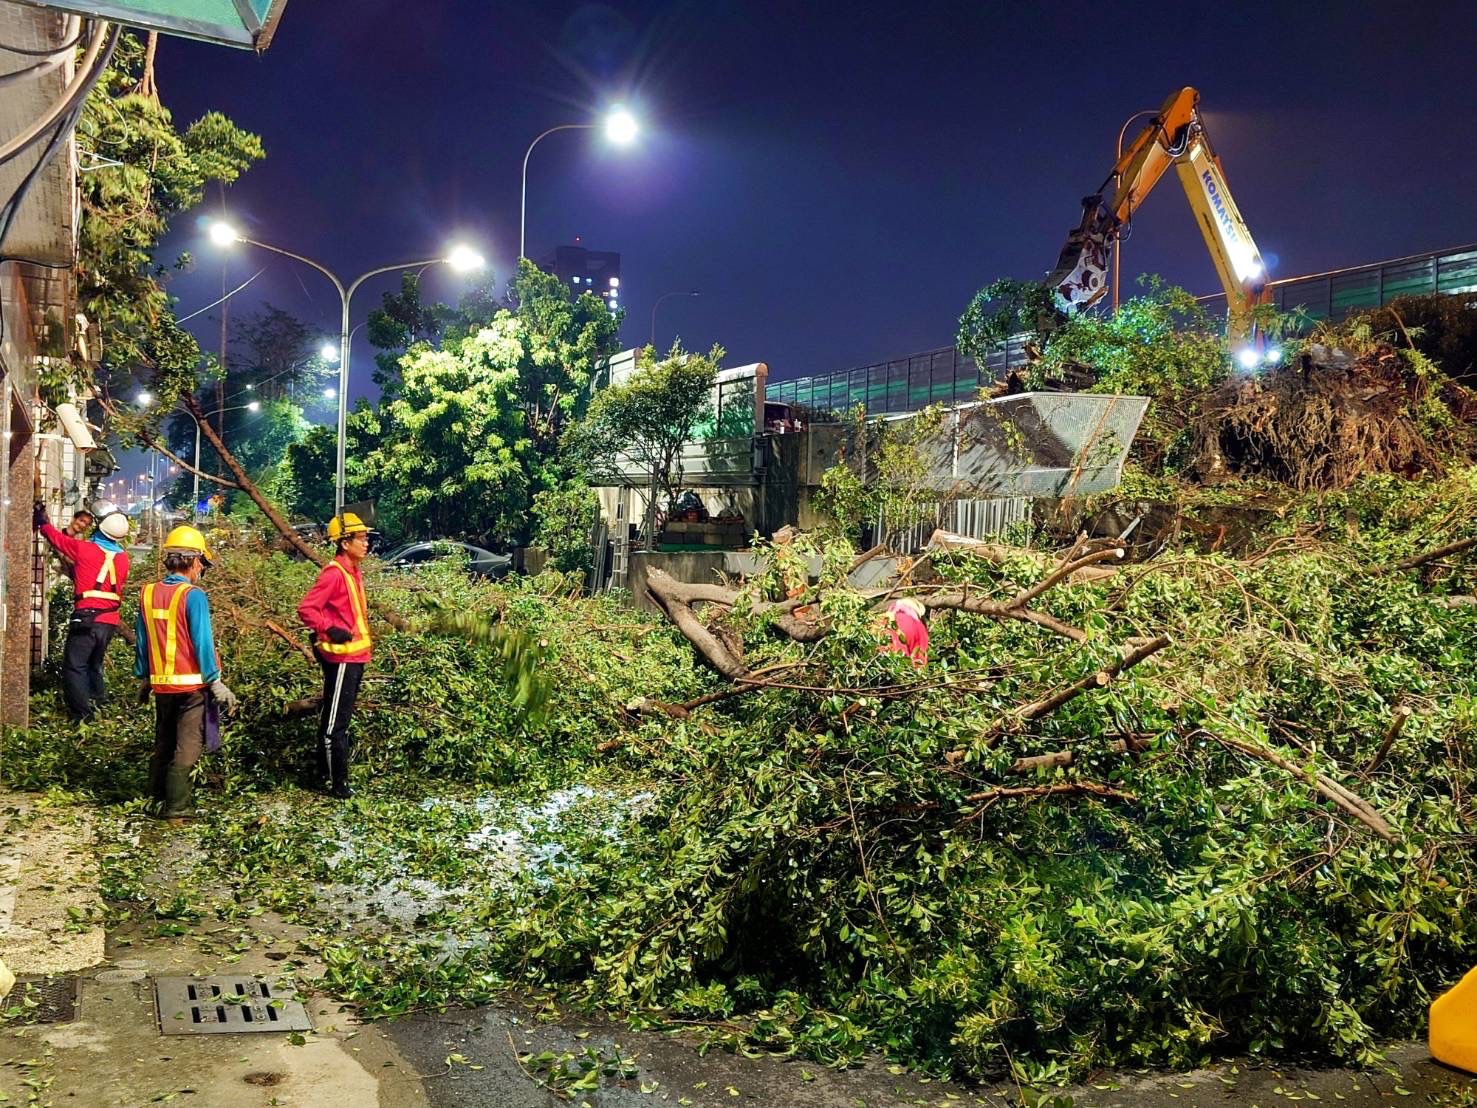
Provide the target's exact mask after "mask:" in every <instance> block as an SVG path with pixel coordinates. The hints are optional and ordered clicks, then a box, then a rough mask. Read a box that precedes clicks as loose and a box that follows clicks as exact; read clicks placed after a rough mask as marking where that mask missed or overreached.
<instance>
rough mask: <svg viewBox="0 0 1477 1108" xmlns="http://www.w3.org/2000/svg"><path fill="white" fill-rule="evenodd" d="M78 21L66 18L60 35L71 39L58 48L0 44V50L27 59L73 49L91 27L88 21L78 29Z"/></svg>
mask: <svg viewBox="0 0 1477 1108" xmlns="http://www.w3.org/2000/svg"><path fill="white" fill-rule="evenodd" d="M80 21H81V17H80V16H75V15H69V16H67V21H66V24H65V25H64V26H63V28H62V34H64V35H66V34H71V35H72V37H71V38H70V39H68V40H67V41H66V42H64V43H62V44H61V45H60V46H42V47H34V46H12V45H11V44H10V43H8V42H0V50H8V51H10V53H12V54H24V55H26V56H27V57H31V58H38V57H50V56H51V55H52V54H60V53H63V52H65V51H67V50H71V49H73V48H74V47H76V46H77V45H78V44H79V43H81V41H82V39H83V37H84V36H85V35H86V34H87V32H88V30H89V28H90V27H91V25H92V21H91V20H88V21H87V23H85V24H82V25H81V26H80V27H79V26H78V24H79V22H80Z"/></svg>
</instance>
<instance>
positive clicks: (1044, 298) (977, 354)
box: [955, 277, 1064, 361]
mask: <svg viewBox="0 0 1477 1108" xmlns="http://www.w3.org/2000/svg"><path fill="white" fill-rule="evenodd" d="M1063 322H1064V316H1063V315H1062V312H1061V310H1060V309H1059V308H1058V307H1057V302H1056V296H1055V294H1054V293H1053V292H1052V290H1051V289H1050V288H1048V287H1047V286H1046V285H1044V284H1042V283H1041V282H1040V281H1015V280H1011V279H1010V278H1008V277H1007V278H1002V279H1000V280H998V281H995V282H994V283H993V284H989V285H986V286H985V287H984V288H982V289H980V291H979V292H977V293H975V294H974V299H973V300H971V301H970V302H969V307H967V308H966V309H965V310H964V314H963V315H962V316H961V317H960V318H959V333H958V335H957V337H956V339H955V341H956V342H957V343H958V344H959V352H960V353H961V354H964V355H966V356H968V357H971V358H976V359H979V360H981V361H982V360H983V359H984V356H985V355H986V354H988V353H990V351H992V350H993V349H994V348H995V347H997V346H999V345H1000V344H1001V343H1003V342H1005V341H1006V340H1007V339H1009V338H1011V337H1013V336H1015V335H1021V334H1026V335H1033V336H1044V335H1047V334H1050V333H1051V332H1052V331H1054V330H1056V328H1057V327H1058V326H1060V325H1061V324H1062V323H1063Z"/></svg>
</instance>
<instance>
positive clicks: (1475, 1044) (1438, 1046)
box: [1428, 969, 1477, 1073]
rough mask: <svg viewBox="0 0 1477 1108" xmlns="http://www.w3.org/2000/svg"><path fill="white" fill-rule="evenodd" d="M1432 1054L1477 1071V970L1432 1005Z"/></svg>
mask: <svg viewBox="0 0 1477 1108" xmlns="http://www.w3.org/2000/svg"><path fill="white" fill-rule="evenodd" d="M1428 1041H1429V1044H1430V1047H1431V1057H1432V1058H1434V1059H1436V1061H1438V1062H1444V1063H1446V1065H1448V1066H1455V1067H1456V1068H1457V1069H1462V1070H1466V1071H1467V1072H1468V1073H1477V969H1474V970H1472V971H1471V972H1470V973H1468V974H1467V976H1466V977H1463V978H1462V979H1461V980H1460V981H1458V982H1457V983H1456V985H1454V986H1453V987H1452V988H1450V989H1448V990H1447V991H1446V992H1444V993H1442V994H1441V995H1440V996H1438V997H1437V998H1436V999H1435V1001H1433V1002H1432V1004H1431V1030H1430V1034H1429V1039H1428Z"/></svg>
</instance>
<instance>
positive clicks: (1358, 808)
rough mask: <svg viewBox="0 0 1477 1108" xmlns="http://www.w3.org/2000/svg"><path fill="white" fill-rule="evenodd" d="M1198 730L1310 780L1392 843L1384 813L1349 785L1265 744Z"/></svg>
mask: <svg viewBox="0 0 1477 1108" xmlns="http://www.w3.org/2000/svg"><path fill="white" fill-rule="evenodd" d="M1200 734H1203V735H1207V736H1209V737H1210V738H1212V739H1214V740H1215V741H1216V742H1218V743H1220V744H1221V745H1222V746H1226V747H1229V748H1230V749H1232V750H1238V751H1240V752H1241V753H1242V754H1246V755H1248V756H1250V757H1252V758H1260V759H1261V760H1262V761H1264V762H1269V763H1271V764H1272V765H1274V766H1276V767H1277V768H1278V769H1281V770H1284V771H1285V772H1287V773H1290V774H1291V775H1292V776H1293V777H1296V778H1298V779H1299V780H1301V781H1310V783H1311V784H1312V786H1313V788H1314V790H1315V791H1316V792H1317V793H1319V795H1321V796H1323V797H1324V798H1325V799H1327V800H1329V801H1332V802H1333V803H1334V804H1335V805H1336V806H1338V807H1339V808H1342V809H1343V810H1344V811H1345V812H1347V813H1349V815H1351V816H1353V817H1354V818H1355V819H1357V820H1358V821H1359V822H1360V823H1362V824H1364V826H1366V827H1368V828H1369V829H1370V830H1371V831H1373V832H1374V833H1375V834H1376V835H1378V836H1379V837H1380V838H1382V839H1384V840H1385V841H1386V842H1387V843H1393V842H1395V841H1396V839H1395V832H1394V831H1393V830H1392V829H1391V827H1390V824H1389V823H1388V821H1386V819H1385V817H1384V816H1382V815H1380V814H1379V812H1377V811H1375V810H1374V809H1373V808H1372V807H1370V805H1369V803H1368V802H1367V801H1365V800H1362V799H1361V798H1360V797H1358V796H1356V795H1355V794H1354V793H1352V792H1350V791H1349V790H1348V789H1346V788H1344V787H1343V786H1342V785H1340V784H1339V783H1338V782H1337V781H1333V780H1331V779H1330V778H1328V777H1326V776H1324V775H1323V774H1321V773H1317V772H1313V771H1309V770H1308V769H1307V768H1305V767H1303V766H1300V765H1298V764H1297V763H1296V762H1294V761H1292V760H1291V759H1288V758H1284V757H1283V756H1282V755H1280V754H1278V753H1277V752H1276V751H1274V750H1268V749H1267V748H1266V747H1264V746H1257V745H1255V744H1253V743H1247V742H1242V741H1241V740H1240V739H1233V738H1230V737H1228V736H1226V735H1219V734H1216V733H1215V732H1214V731H1207V730H1205V729H1204V728H1201V729H1200Z"/></svg>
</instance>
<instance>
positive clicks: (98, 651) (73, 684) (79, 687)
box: [62, 615, 116, 723]
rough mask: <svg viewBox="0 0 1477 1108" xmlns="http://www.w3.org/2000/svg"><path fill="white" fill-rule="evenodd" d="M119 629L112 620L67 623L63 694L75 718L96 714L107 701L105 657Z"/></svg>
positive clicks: (85, 717) (63, 652) (63, 664)
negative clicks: (105, 692) (104, 678)
mask: <svg viewBox="0 0 1477 1108" xmlns="http://www.w3.org/2000/svg"><path fill="white" fill-rule="evenodd" d="M114 630H116V628H114V626H113V625H112V624H111V623H94V622H93V621H92V620H90V619H82V620H79V619H78V618H77V617H76V616H75V615H74V616H73V617H72V619H71V622H70V623H68V624H67V641H66V644H65V645H64V646H63V647H62V695H63V696H64V697H65V699H66V702H67V714H68V715H69V716H71V717H72V722H73V723H77V722H79V721H81V720H88V719H91V718H92V717H93V715H94V714H95V713H96V712H97V709H98V708H99V707H100V706H101V705H102V703H103V657H104V656H105V655H106V654H107V652H108V643H109V641H111V640H112V638H113V632H114Z"/></svg>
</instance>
